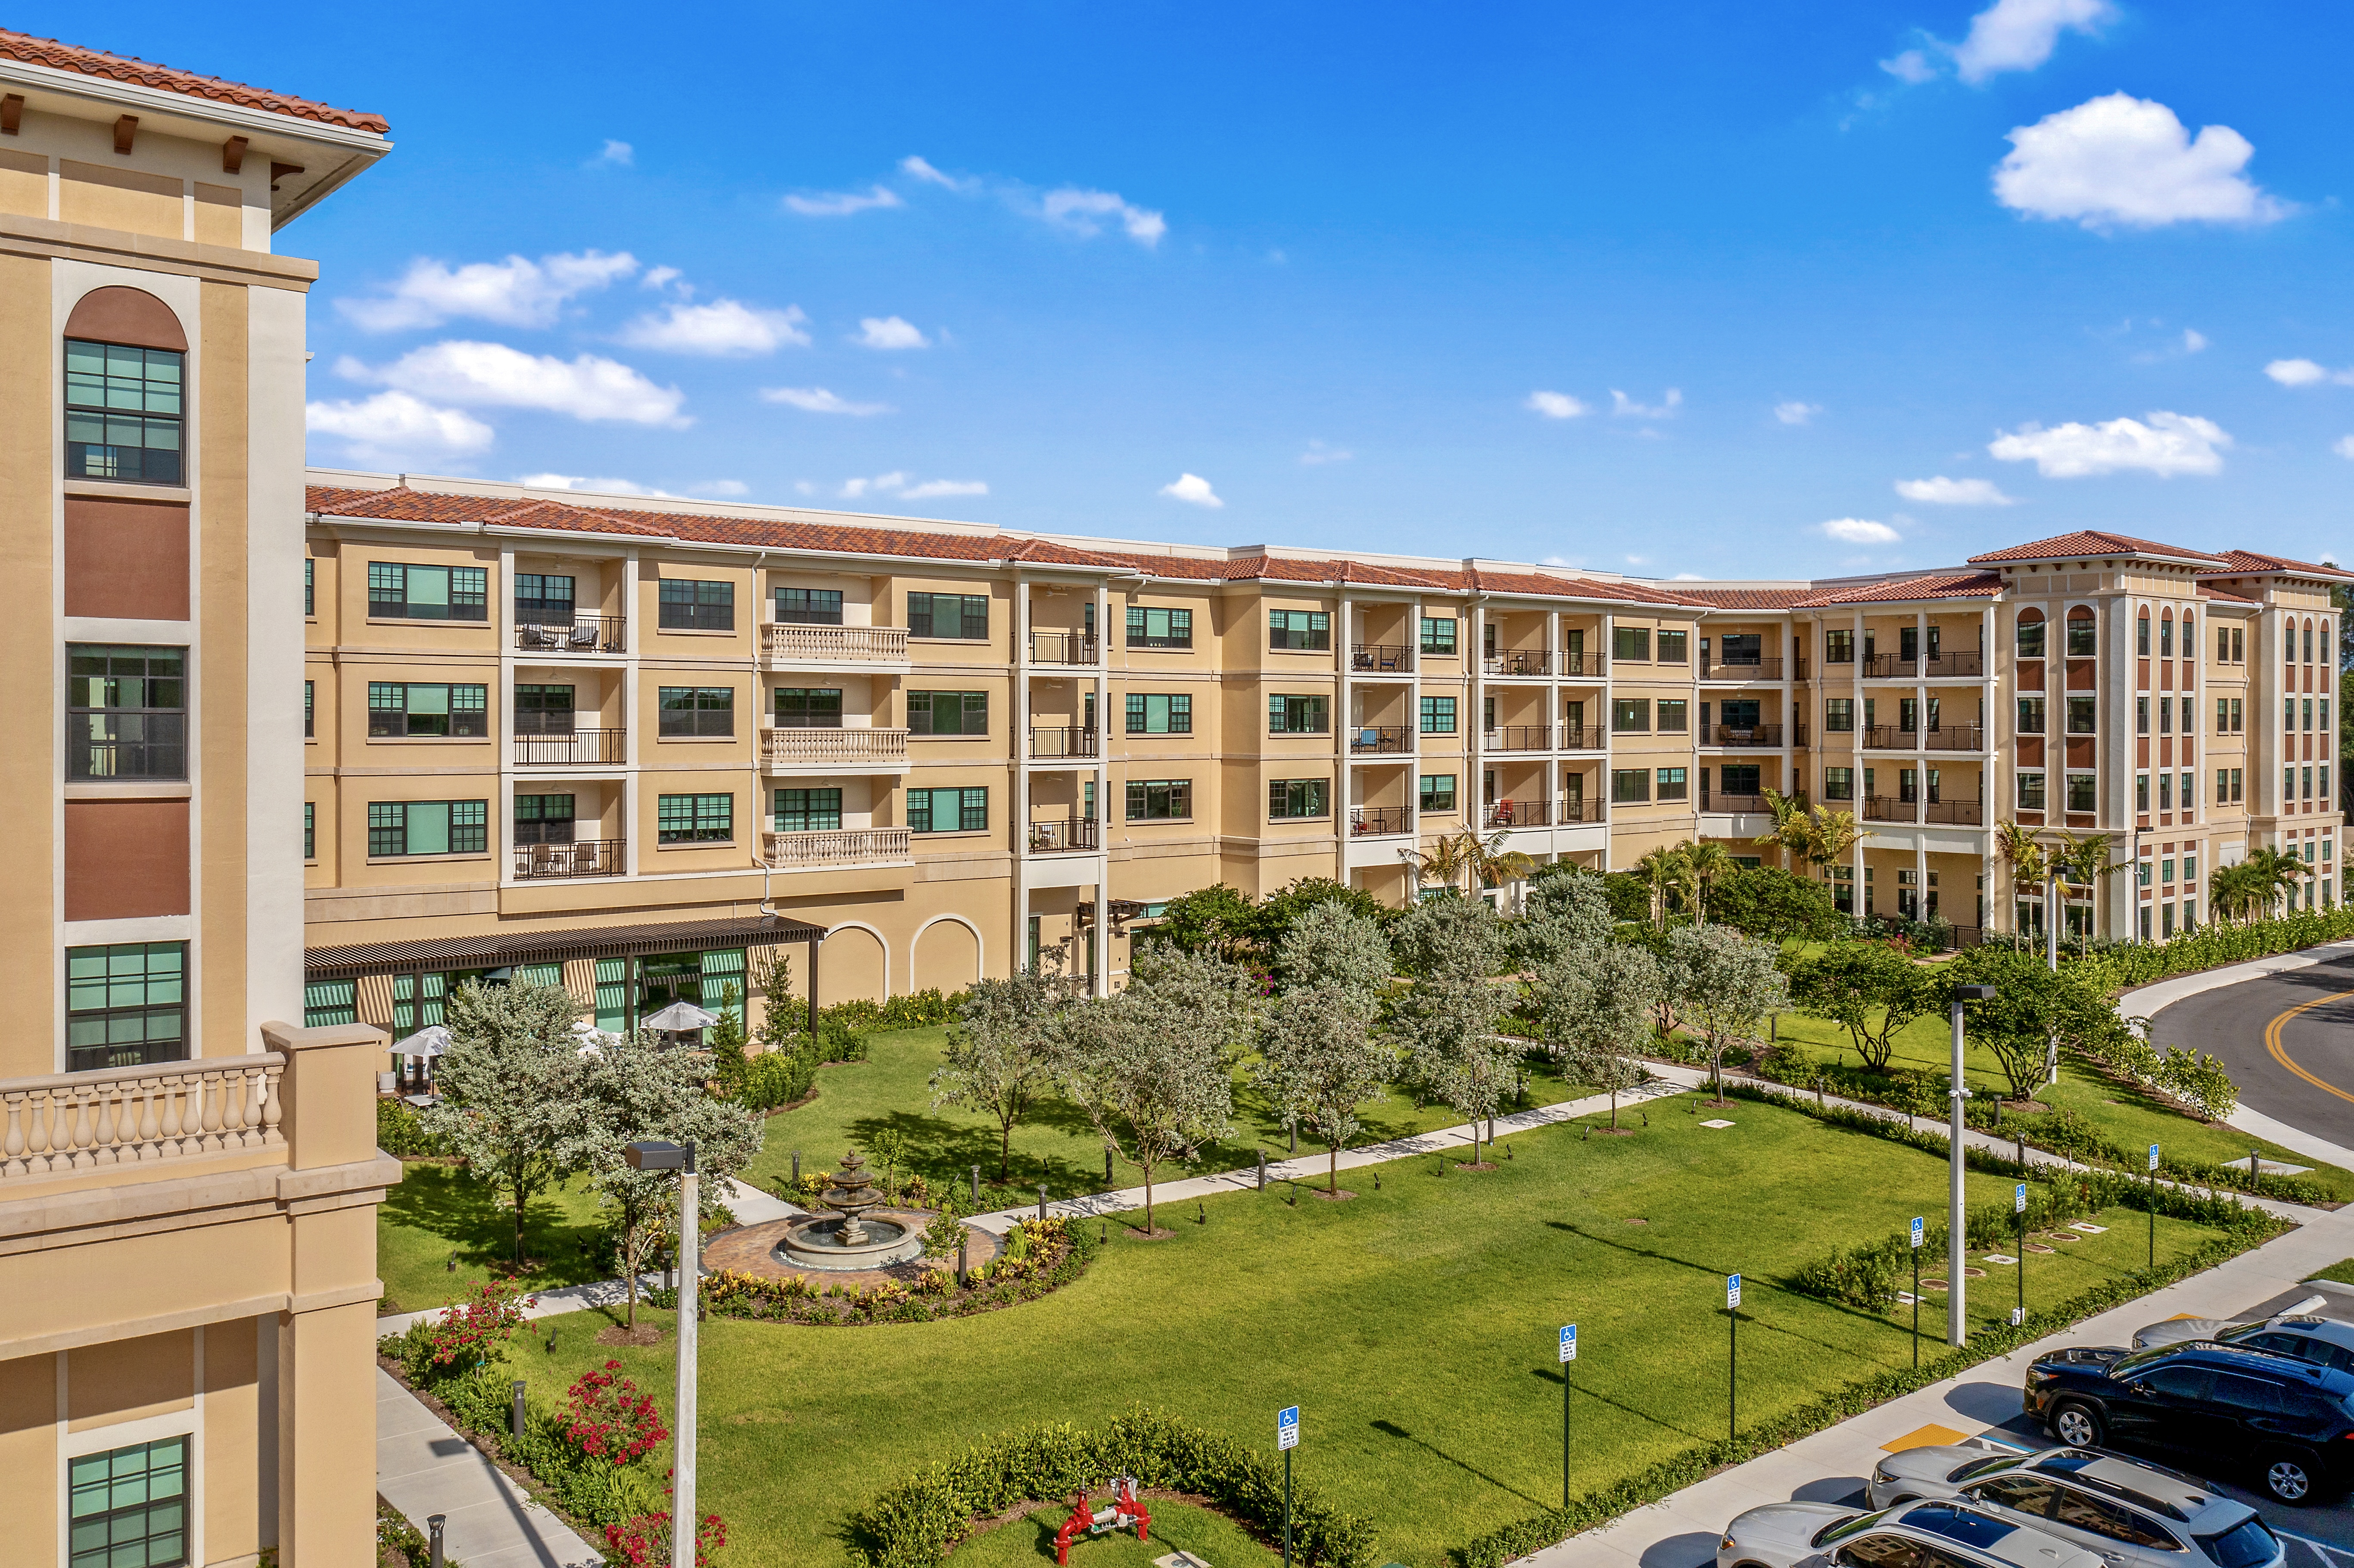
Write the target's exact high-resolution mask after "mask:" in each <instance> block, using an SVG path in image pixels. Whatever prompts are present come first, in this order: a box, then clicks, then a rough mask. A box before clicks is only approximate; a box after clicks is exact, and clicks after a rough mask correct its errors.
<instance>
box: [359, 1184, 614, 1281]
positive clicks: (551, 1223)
mask: <svg viewBox="0 0 2354 1568" xmlns="http://www.w3.org/2000/svg"><path fill="white" fill-rule="evenodd" d="M383 1213H384V1217H385V1218H387V1219H388V1220H390V1221H392V1222H393V1223H394V1224H400V1225H406V1226H408V1227H409V1228H410V1229H412V1230H418V1231H422V1232H424V1233H425V1234H428V1235H431V1236H435V1237H438V1238H440V1240H443V1241H446V1242H448V1243H449V1244H450V1247H451V1252H452V1253H454V1254H455V1255H456V1256H457V1259H458V1266H459V1267H461V1268H464V1269H469V1270H477V1271H480V1272H482V1273H486V1274H487V1273H500V1274H504V1273H507V1272H510V1271H512V1270H513V1268H514V1207H513V1206H512V1205H511V1204H509V1203H506V1202H503V1201H502V1200H501V1199H500V1197H499V1196H497V1195H496V1194H495V1193H493V1191H492V1189H491V1188H490V1186H489V1185H488V1184H487V1183H484V1182H481V1181H475V1180H474V1179H473V1178H472V1177H471V1176H469V1175H468V1174H467V1173H466V1172H465V1171H462V1170H461V1169H460V1168H459V1167H457V1166H454V1165H411V1166H409V1167H408V1168H407V1169H406V1170H405V1171H402V1173H401V1179H400V1181H399V1182H398V1184H397V1185H395V1186H394V1187H392V1188H391V1189H390V1190H389V1191H387V1192H386V1193H385V1197H384V1210H383ZM598 1234H599V1226H597V1225H595V1224H586V1225H584V1224H577V1223H575V1222H574V1221H573V1220H572V1219H571V1218H570V1217H569V1216H568V1215H567V1213H566V1212H565V1209H564V1206H563V1205H562V1204H560V1203H558V1202H556V1201H555V1200H554V1199H552V1198H544V1197H543V1198H535V1199H534V1200H533V1201H532V1202H531V1203H530V1204H529V1205H527V1206H526V1207H525V1210H524V1227H523V1235H524V1255H525V1257H528V1258H536V1259H538V1260H539V1261H540V1263H541V1264H542V1265H543V1266H542V1267H541V1268H539V1269H538V1270H536V1271H535V1272H533V1273H531V1274H528V1275H525V1276H524V1277H525V1278H526V1279H528V1280H531V1281H533V1282H535V1283H539V1284H561V1285H570V1284H578V1283H580V1282H582V1281H585V1280H590V1279H598V1278H601V1277H603V1276H602V1274H601V1273H600V1272H599V1269H598V1267H597V1266H596V1251H597V1248H596V1245H595V1244H596V1238H597V1236H598Z"/></svg>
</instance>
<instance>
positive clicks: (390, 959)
mask: <svg viewBox="0 0 2354 1568" xmlns="http://www.w3.org/2000/svg"><path fill="white" fill-rule="evenodd" d="M823 940H825V929H824V927H820V926H811V925H809V924H808V923H806V922H804V921H801V920H788V919H786V918H784V917H783V916H774V915H748V916H737V917H735V918H732V919H725V920H673V921H667V922H652V923H648V924H642V925H635V926H582V927H572V928H570V929H565V930H539V931H504V932H492V933H487V934H484V935H482V936H473V937H429V938H423V939H420V940H418V941H413V942H363V943H359V944H357V945H355V946H353V947H345V948H306V949H305V950H304V951H303V954H302V969H303V972H304V975H305V977H306V978H307V979H309V980H336V979H341V978H343V977H345V976H348V975H362V974H389V973H398V972H400V971H402V970H407V969H499V968H502V967H504V966H507V965H514V964H557V963H563V962H564V961H566V960H567V959H624V958H636V957H642V956H643V955H645V954H648V953H678V952H687V951H692V950H694V949H696V948H707V947H710V946H713V945H714V944H716V943H727V944H731V945H732V944H745V945H764V944H769V943H782V942H822V941H823Z"/></svg>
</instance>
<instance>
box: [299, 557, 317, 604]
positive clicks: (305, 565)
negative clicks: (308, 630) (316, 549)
mask: <svg viewBox="0 0 2354 1568" xmlns="http://www.w3.org/2000/svg"><path fill="white" fill-rule="evenodd" d="M318 613H319V563H318V562H316V561H314V560H313V559H312V558H311V557H310V556H303V557H302V614H303V616H304V617H305V618H306V619H307V618H309V617H311V616H313V615H316V614H318Z"/></svg>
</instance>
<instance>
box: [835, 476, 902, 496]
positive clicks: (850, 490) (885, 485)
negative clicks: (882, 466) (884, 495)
mask: <svg viewBox="0 0 2354 1568" xmlns="http://www.w3.org/2000/svg"><path fill="white" fill-rule="evenodd" d="M905 483H907V475H906V474H904V473H896V472H894V473H885V474H877V475H876V476H875V478H873V479H845V480H843V482H842V495H843V500H845V501H855V500H857V499H858V498H859V497H860V496H863V495H864V494H865V493H867V492H868V491H870V490H896V489H898V488H899V487H900V486H901V485H903V484H905Z"/></svg>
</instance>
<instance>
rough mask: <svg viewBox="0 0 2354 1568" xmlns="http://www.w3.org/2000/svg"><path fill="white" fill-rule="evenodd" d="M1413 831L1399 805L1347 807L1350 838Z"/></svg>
mask: <svg viewBox="0 0 2354 1568" xmlns="http://www.w3.org/2000/svg"><path fill="white" fill-rule="evenodd" d="M1412 831H1413V828H1412V825H1411V824H1410V823H1409V822H1408V821H1407V820H1406V814H1405V809H1404V808H1403V807H1399V806H1352V807H1350V808H1349V836H1350V837H1351V838H1352V839H1362V838H1370V837H1374V836H1376V835H1379V834H1383V833H1405V832H1412Z"/></svg>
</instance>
